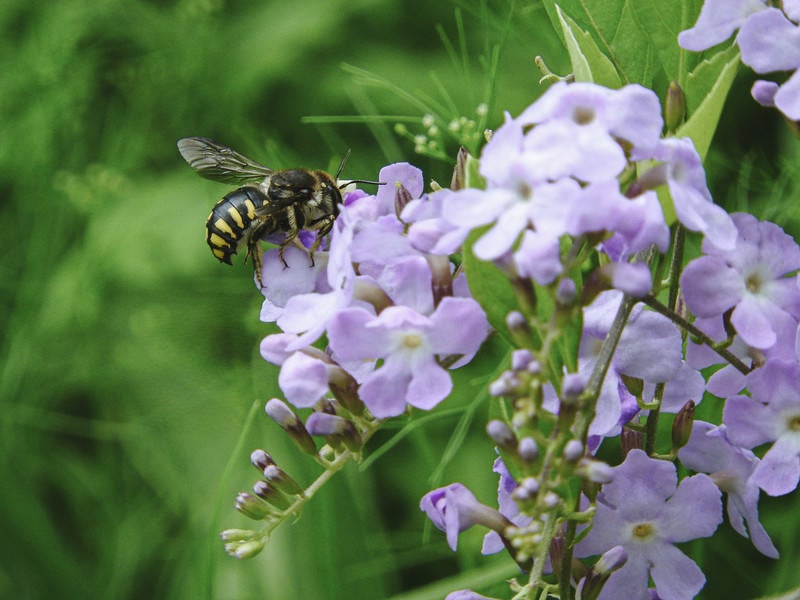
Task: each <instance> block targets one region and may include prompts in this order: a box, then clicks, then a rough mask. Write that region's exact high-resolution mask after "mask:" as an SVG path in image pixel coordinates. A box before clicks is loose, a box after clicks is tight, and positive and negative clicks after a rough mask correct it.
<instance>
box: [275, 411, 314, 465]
mask: <svg viewBox="0 0 800 600" xmlns="http://www.w3.org/2000/svg"><path fill="white" fill-rule="evenodd" d="M265 410H266V412H267V415H268V416H269V417H270V418H271V419H272V420H273V421H275V422H276V423H277V424H278V425H280V427H281V429H283V430H284V431H285V432H286V433H288V434H289V437H291V438H292V440H293V441H294V442H295V443H296V444H297V445H298V446H299V447H300V449H301V450H303V451H304V452H306V453H308V454H311V455H315V454H316V453H317V445H316V444H315V443H314V440H313V439H312V438H311V435H309V433H308V431H307V430H306V428H305V425H303V422H302V421H301V420H300V418H299V417H298V416H297V415H296V414H294V413H293V412H292V410H291V409H290V408H289V407H288V406H286V403H285V402H283V401H282V400H279V399H278V398H273V399H272V400H270V401H269V402H267V405H266V407H265Z"/></svg>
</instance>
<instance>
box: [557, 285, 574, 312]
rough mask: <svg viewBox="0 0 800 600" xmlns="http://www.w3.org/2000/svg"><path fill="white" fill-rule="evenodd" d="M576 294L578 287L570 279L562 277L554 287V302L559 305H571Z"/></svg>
mask: <svg viewBox="0 0 800 600" xmlns="http://www.w3.org/2000/svg"><path fill="white" fill-rule="evenodd" d="M577 296H578V289H577V287H576V286H575V282H574V281H572V279H562V280H561V281H559V282H558V288H556V302H558V303H559V304H560V305H561V306H572V305H573V304H575V299H576V298H577Z"/></svg>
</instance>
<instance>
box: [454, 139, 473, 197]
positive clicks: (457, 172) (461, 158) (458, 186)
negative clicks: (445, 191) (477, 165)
mask: <svg viewBox="0 0 800 600" xmlns="http://www.w3.org/2000/svg"><path fill="white" fill-rule="evenodd" d="M467 158H469V152H468V151H467V149H466V148H464V146H461V147H460V148H459V149H458V154H457V155H456V166H455V167H454V168H453V177H452V178H451V179H450V189H451V190H453V191H454V192H455V191H456V190H463V189H464V188H465V187H467Z"/></svg>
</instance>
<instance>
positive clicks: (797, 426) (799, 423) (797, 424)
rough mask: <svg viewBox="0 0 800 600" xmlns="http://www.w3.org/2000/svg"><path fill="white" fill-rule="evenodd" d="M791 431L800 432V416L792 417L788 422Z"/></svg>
mask: <svg viewBox="0 0 800 600" xmlns="http://www.w3.org/2000/svg"><path fill="white" fill-rule="evenodd" d="M786 425H787V427H788V428H789V431H800V415H791V416H790V417H789V418H788V419H787V420H786Z"/></svg>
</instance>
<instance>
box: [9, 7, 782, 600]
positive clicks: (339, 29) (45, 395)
mask: <svg viewBox="0 0 800 600" xmlns="http://www.w3.org/2000/svg"><path fill="white" fill-rule="evenodd" d="M0 30H2V33H3V35H2V36H0V56H2V58H3V65H4V69H3V75H2V77H0V128H1V130H0V190H2V198H3V201H2V203H1V204H0V215H1V218H2V223H3V224H4V227H5V230H6V232H7V233H9V234H11V233H14V235H13V236H11V237H9V238H7V241H6V243H5V248H4V253H3V257H2V260H0V286H1V287H0V289H1V290H2V294H0V301H2V310H0V327H1V328H2V332H3V335H2V357H1V358H0V368H1V369H2V375H1V376H0V481H2V488H3V493H2V494H0V532H2V536H1V537H0V598H12V597H13V598H44V597H57V598H115V599H122V598H144V597H146V598H162V597H163V598H192V599H197V598H222V599H225V598H236V599H246V598H269V599H277V600H279V599H282V598H287V599H289V598H310V599H327V598H384V597H389V596H392V595H394V594H399V593H402V592H407V591H409V590H412V589H414V588H417V587H419V586H422V585H424V584H425V583H427V582H433V581H435V580H437V579H438V578H440V577H442V576H446V575H450V574H453V573H456V572H457V571H458V570H462V571H463V572H465V573H466V575H464V576H462V577H461V579H459V581H458V583H459V585H453V587H465V586H468V585H472V584H473V583H474V585H485V581H486V579H485V577H486V573H487V570H488V572H489V573H490V574H492V575H494V579H489V580H490V581H491V580H497V579H498V578H499V579H502V578H503V577H509V576H513V575H514V573H513V569H512V570H509V566H508V564H507V561H505V560H504V559H503V558H502V557H495V558H494V559H484V558H481V557H479V556H477V555H476V553H475V552H462V553H459V554H457V555H454V554H452V553H451V552H450V551H449V549H447V547H446V544H445V542H444V539H443V536H439V535H430V533H431V532H430V531H429V526H428V527H426V525H425V523H424V519H423V517H422V515H421V513H419V512H418V510H417V502H418V499H419V497H420V496H421V495H422V494H423V493H424V492H425V491H427V490H428V489H429V488H430V487H432V486H433V485H437V484H442V483H447V482H449V481H451V480H456V479H458V480H462V481H464V482H465V483H467V484H468V485H470V487H472V489H474V490H475V491H476V492H477V493H478V495H479V496H480V497H481V498H482V499H485V500H486V501H490V500H491V499H492V497H493V495H494V487H495V481H494V478H493V476H492V474H491V473H490V472H489V466H490V462H491V457H492V451H491V447H490V444H489V443H488V440H485V439H484V438H485V436H484V435H483V434H482V428H483V423H485V417H486V414H487V411H488V410H489V409H488V403H487V402H486V399H485V397H483V396H481V395H480V394H481V392H480V390H482V389H484V388H485V382H486V381H487V380H488V378H489V377H490V376H491V375H492V368H494V367H493V365H497V364H499V361H501V360H502V358H501V357H498V356H491V355H490V356H484V360H485V361H486V367H485V375H484V376H481V378H480V379H479V380H477V381H476V380H474V379H469V380H468V379H466V378H464V377H461V378H460V379H458V380H457V391H458V393H457V395H456V396H455V397H454V398H453V399H451V400H448V403H447V404H446V406H445V407H446V408H448V409H450V410H448V411H445V412H443V414H442V415H440V416H436V417H434V418H430V419H427V420H425V421H423V420H420V421H419V422H417V421H414V422H412V423H411V424H410V425H405V426H404V425H403V424H402V423H401V424H399V425H398V427H401V429H398V430H387V431H385V432H382V433H381V434H380V435H379V436H377V437H376V439H375V440H374V449H375V450H379V449H380V448H381V445H382V444H395V446H394V447H395V448H400V451H398V452H393V453H388V452H387V453H385V454H381V455H379V456H378V458H377V459H376V460H374V461H371V462H370V463H369V464H368V465H367V468H365V469H363V470H362V471H361V472H359V469H358V468H357V467H356V466H352V468H349V469H347V470H346V471H345V472H344V474H343V475H342V476H340V477H338V478H336V480H335V481H334V482H333V483H331V484H330V485H329V486H327V487H326V488H325V489H324V490H323V491H322V492H321V493H320V495H319V497H318V498H316V499H315V500H314V502H313V503H312V504H311V506H310V507H309V509H308V510H307V511H306V514H304V515H303V518H302V519H300V520H299V521H298V522H297V523H296V524H294V525H292V526H286V527H283V528H281V529H279V530H278V531H277V532H276V533H275V535H274V537H273V539H272V540H271V541H270V543H269V545H268V546H267V549H266V550H265V552H264V553H263V554H262V555H261V556H260V557H258V558H256V559H255V560H253V561H249V562H238V561H235V560H233V559H230V558H228V557H227V556H225V554H224V553H223V550H222V544H221V543H220V541H219V539H218V532H219V530H221V529H223V528H225V527H246V526H247V523H246V520H245V519H244V518H243V517H241V516H240V515H238V514H236V513H235V512H234V511H233V509H232V504H233V498H234V496H235V493H236V492H237V491H238V490H240V489H247V488H248V487H249V486H250V484H251V483H252V481H253V480H254V479H255V477H256V475H255V471H254V470H252V468H251V467H250V466H249V465H248V456H249V453H250V450H251V449H253V448H256V447H265V448H266V449H267V450H268V451H269V452H270V453H271V454H272V455H273V456H275V457H276V459H277V460H278V461H279V463H280V464H281V465H282V466H283V467H284V468H285V469H286V470H287V471H288V472H290V473H292V474H293V476H295V477H296V478H297V479H298V480H300V481H302V482H305V483H307V482H309V481H310V480H311V479H312V478H313V477H314V476H315V473H316V471H315V469H314V467H313V465H311V464H310V463H309V461H307V460H304V459H303V458H301V457H297V456H296V454H295V453H294V452H293V448H292V447H291V444H290V442H288V440H286V439H285V437H284V436H283V435H282V434H281V432H280V430H279V429H278V428H277V427H275V426H273V425H272V424H271V423H270V422H268V420H267V418H266V417H264V416H263V412H262V407H263V403H264V401H265V400H266V399H267V398H269V397H271V396H274V395H277V394H278V390H277V386H276V369H275V368H273V367H272V366H270V365H267V364H266V363H265V362H264V361H263V360H261V358H260V356H259V354H258V342H259V341H260V339H261V338H262V337H264V336H265V335H266V334H267V333H269V332H270V331H271V329H270V327H269V326H267V325H265V324H263V323H260V322H259V320H258V311H259V305H260V301H259V298H260V295H259V294H258V292H257V291H256V290H255V289H254V287H253V285H252V282H251V280H250V270H249V268H248V267H243V266H242V265H241V264H236V265H235V266H234V267H233V268H228V267H226V266H223V265H220V264H218V263H217V262H216V261H215V260H213V257H212V256H211V255H210V253H209V252H208V248H207V247H206V245H205V242H204V240H203V233H204V230H203V225H204V222H205V219H206V216H207V214H208V211H209V210H210V208H211V207H212V206H213V204H214V202H215V201H216V200H217V199H218V198H219V197H221V196H222V195H223V194H224V193H225V192H226V191H227V190H226V189H225V188H224V187H223V186H221V185H219V184H214V183H212V182H208V181H204V180H201V179H200V178H198V177H196V176H195V175H194V174H193V173H192V172H191V170H190V169H188V167H186V165H185V164H184V163H183V162H182V161H181V159H180V157H179V156H178V154H177V151H176V148H175V141H176V140H177V139H178V138H180V137H182V136H186V135H205V136H210V137H213V138H215V139H218V140H220V141H222V142H224V143H227V144H229V145H231V146H234V147H235V148H237V149H239V150H240V151H242V152H243V153H245V154H248V155H250V156H253V157H254V158H256V159H258V160H260V161H261V162H264V163H266V164H269V165H272V166H276V167H281V168H283V167H290V166H298V165H303V166H313V167H322V168H335V166H336V164H338V160H339V157H341V155H342V154H343V152H344V150H345V149H346V148H352V149H353V157H352V159H351V161H350V163H349V164H348V166H347V171H346V175H347V176H352V177H360V178H374V177H375V176H376V174H377V171H378V169H379V168H380V167H381V166H382V165H383V164H385V163H386V162H388V161H395V160H409V161H411V162H415V163H416V164H418V165H419V166H421V167H423V169H424V170H425V173H426V175H427V176H429V177H433V178H435V179H437V180H439V181H442V182H445V183H446V182H447V181H449V177H450V173H449V169H450V166H449V165H448V164H447V163H445V162H442V161H438V162H437V161H435V160H432V159H429V158H425V157H415V156H413V154H412V150H413V145H412V144H410V143H408V142H407V141H406V140H404V139H402V138H398V137H397V136H395V135H394V134H393V126H394V124H395V122H404V123H406V124H408V127H409V129H410V130H413V129H414V128H415V127H417V128H418V129H419V130H420V131H424V127H423V125H422V121H421V119H422V117H423V112H424V111H423V110H421V106H422V105H426V106H427V105H430V106H436V107H440V108H441V109H442V111H443V112H442V114H441V115H439V116H440V117H442V118H445V119H456V118H458V117H459V116H462V115H467V116H469V115H474V114H475V110H476V107H477V106H478V104H480V103H486V104H487V107H488V113H487V116H486V119H487V122H488V123H489V124H497V123H499V122H500V121H501V118H502V111H503V110H508V111H510V112H511V113H512V114H516V113H518V112H519V111H520V110H521V109H522V108H523V107H524V106H525V105H527V104H528V103H529V102H530V101H531V100H532V99H533V98H534V97H535V95H537V94H538V93H540V88H539V86H538V84H537V81H538V78H539V73H538V72H537V71H536V70H535V68H534V66H533V57H534V56H535V55H536V54H543V55H545V56H547V58H548V64H549V65H550V66H551V67H552V68H553V69H554V70H558V69H561V70H562V71H563V70H564V69H565V68H566V67H565V65H566V57H565V56H564V52H563V50H561V48H560V46H559V43H558V39H557V37H556V35H555V34H554V33H553V32H552V30H551V29H550V23H549V21H548V19H547V18H546V16H545V14H544V12H543V9H542V8H541V7H539V6H538V4H536V3H532V4H530V3H529V4H525V5H520V6H516V5H515V4H514V3H512V2H508V3H507V2H498V3H491V8H490V7H489V3H483V2H477V1H476V2H470V1H468V0H464V1H462V2H460V3H457V4H456V3H430V2H423V1H422V0H412V1H405V2H401V1H400V0H349V1H347V2H345V1H343V0H327V1H323V0H308V1H306V2H304V3H302V4H301V3H284V2H279V1H277V0H273V1H265V2H256V1H253V0H232V1H230V2H224V1H223V0H177V1H167V0H161V1H158V0H149V1H148V0H127V1H122V0H97V1H95V2H84V1H83V0H61V1H60V2H51V3H46V4H42V3H32V2H28V1H27V0H6V1H5V2H3V3H2V5H0ZM559 61H560V62H559ZM343 64H347V65H352V67H349V68H347V69H343V68H342V65H343ZM493 65H494V66H493ZM358 69H362V70H364V72H366V73H372V74H375V75H376V76H378V77H382V78H384V79H385V80H386V81H389V82H391V84H392V85H394V86H396V88H397V89H399V90H405V91H407V92H408V96H405V95H403V94H398V93H396V92H397V90H392V89H390V88H387V87H386V86H383V87H381V86H380V85H373V84H369V82H367V81H365V78H364V76H363V73H362V76H361V80H360V81H359V78H358V77H357V76H356V73H357V72H360V71H357V70H358ZM367 79H368V78H367ZM373 83H374V82H373ZM413 98H422V99H423V101H422V104H420V103H418V102H417V103H415V102H414V101H412V99H413ZM447 111H449V112H450V113H452V114H445V113H446V112H447ZM381 115H392V116H393V117H392V118H389V119H385V118H383V117H382V116H381ZM303 117H320V118H317V119H311V121H313V122H314V123H316V125H308V124H302V120H303ZM323 117H324V118H323ZM354 117H358V118H354ZM733 118H735V116H734V117H733ZM416 123H419V125H414V124H416ZM771 127H773V129H772V130H773V131H778V129H777V127H774V125H771ZM739 134H740V135H744V133H742V132H741V131H739ZM777 135H778V134H777V133H776V134H775V135H774V136H773V137H772V138H771V139H772V140H773V142H772V144H775V143H776V142H775V141H774V140H775V139H777ZM448 143H449V144H450V145H451V146H452V147H448V148H447V153H448V155H451V156H454V154H455V151H456V144H455V142H454V140H452V139H451V140H450V141H449V142H448ZM733 146H734V147H733V148H732V149H733V150H735V144H734V145H733ZM772 147H773V146H770V145H769V143H767V145H766V146H765V148H772ZM762 154H763V155H765V156H767V158H769V157H770V156H776V153H774V152H772V151H771V150H769V151H768V150H764V152H763V153H759V152H758V151H754V152H751V153H750V154H749V155H748V156H750V157H751V162H750V167H751V168H750V170H749V171H748V173H749V174H751V175H752V177H750V178H749V179H748V180H747V181H748V182H755V184H753V185H755V186H757V185H758V182H760V181H762V180H767V179H768V178H769V177H770V176H771V175H770V171H769V169H770V163H769V162H766V163H764V162H763V161H762V160H761V156H762ZM730 156H733V155H725V156H717V157H716V158H715V159H714V160H716V161H717V162H718V163H719V164H722V165H723V168H722V169H721V172H722V173H723V174H725V173H727V174H728V175H730V173H733V172H734V168H738V165H735V166H734V167H731V168H728V169H726V168H724V165H725V164H726V161H729V162H730V161H733V160H735V159H733V158H731V157H730ZM753 174H754V175H753ZM762 174H763V176H762ZM726 189H727V187H725V188H723V191H724V190H726ZM747 189H752V186H751V187H750V188H747ZM738 191H739V193H740V195H741V193H742V188H741V187H740V188H738ZM473 376H474V375H473ZM476 390H478V391H476ZM400 433H402V436H401V435H400ZM467 433H471V434H474V435H471V436H469V437H468V438H466V439H465V437H466V434H467ZM443 457H444V458H443ZM476 465H478V466H479V467H480V468H475V466H476ZM429 473H433V474H434V475H433V476H432V477H430V478H429V477H428V474H429ZM786 518H787V519H788V516H787V517H786ZM794 519H795V521H796V519H797V517H794ZM772 530H773V531H775V529H772ZM423 531H426V532H427V533H425V534H423V533H422V532H423ZM734 537H736V536H734ZM428 538H430V541H431V543H430V544H426V545H425V546H424V547H423V548H422V549H420V545H421V543H422V541H423V539H426V540H427V539H428ZM479 540H480V533H479V532H477V531H470V532H468V533H467V534H466V535H465V536H464V538H463V541H462V542H461V543H462V544H463V546H464V547H466V548H475V549H476V548H477V547H478V546H479V543H480V542H479ZM776 542H778V543H779V545H780V542H781V540H780V539H779V538H778V539H776ZM731 544H733V545H735V547H736V548H742V547H744V548H747V547H748V544H747V542H746V541H743V540H741V538H738V539H734V540H731ZM789 547H790V544H788V540H787V545H786V546H782V549H783V548H786V549H787V550H786V552H788V551H789V550H788V548H789ZM795 552H796V551H795ZM498 573H500V575H498ZM482 577H483V579H482ZM480 582H484V583H483V584H481V583H480ZM450 589H453V588H450ZM436 593H437V592H436V591H435V589H431V590H429V591H428V592H425V593H419V594H414V595H413V597H414V598H426V597H441V595H442V594H441V593H439V594H438V596H436Z"/></svg>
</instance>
